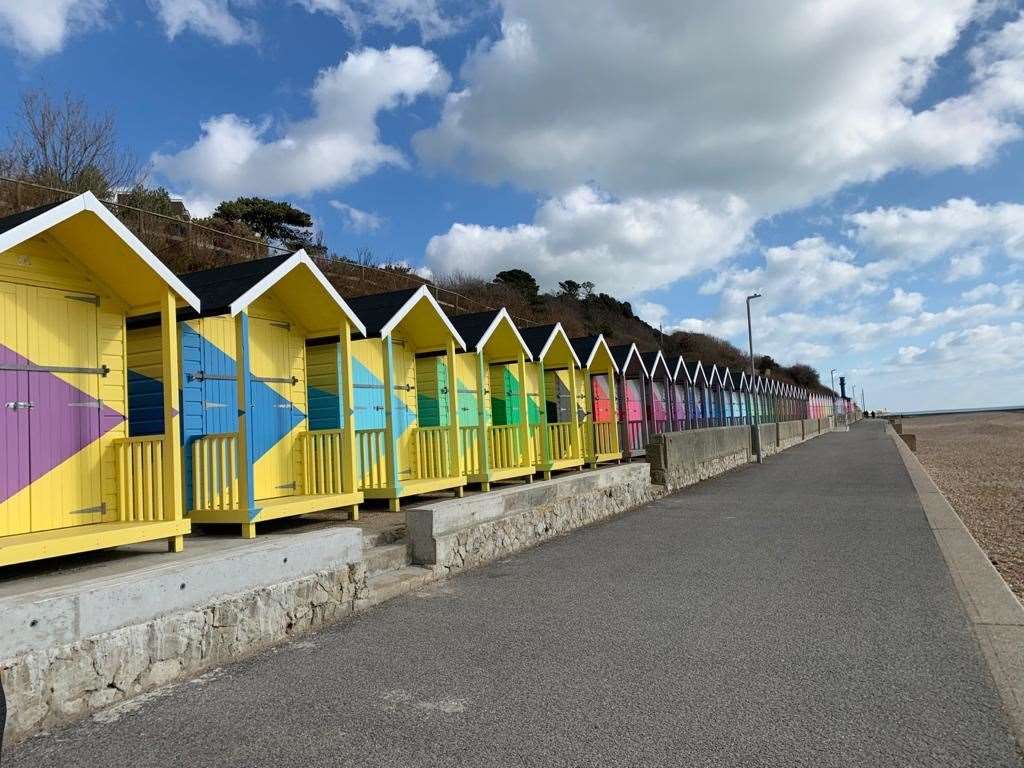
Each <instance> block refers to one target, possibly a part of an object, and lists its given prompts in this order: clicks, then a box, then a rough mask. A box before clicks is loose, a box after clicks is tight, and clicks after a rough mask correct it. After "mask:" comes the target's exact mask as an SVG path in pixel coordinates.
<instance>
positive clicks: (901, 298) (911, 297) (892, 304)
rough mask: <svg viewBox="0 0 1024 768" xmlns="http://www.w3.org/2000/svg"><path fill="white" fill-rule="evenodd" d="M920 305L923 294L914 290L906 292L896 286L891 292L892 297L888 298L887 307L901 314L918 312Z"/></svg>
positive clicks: (922, 302)
mask: <svg viewBox="0 0 1024 768" xmlns="http://www.w3.org/2000/svg"><path fill="white" fill-rule="evenodd" d="M922 307H924V294H921V293H917V292H916V291H909V292H908V291H904V290H903V289H902V288H897V289H896V290H894V291H893V292H892V298H891V299H889V308H890V309H892V310H893V311H894V312H899V313H900V314H903V315H907V314H912V313H914V312H920V311H921V308H922Z"/></svg>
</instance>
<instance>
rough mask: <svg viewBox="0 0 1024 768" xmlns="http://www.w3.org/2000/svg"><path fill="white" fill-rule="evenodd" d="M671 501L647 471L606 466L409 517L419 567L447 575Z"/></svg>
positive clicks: (425, 509)
mask: <svg viewBox="0 0 1024 768" xmlns="http://www.w3.org/2000/svg"><path fill="white" fill-rule="evenodd" d="M664 494H665V490H664V489H663V488H661V487H659V486H656V485H652V484H651V473H650V469H649V467H648V465H647V464H644V463H632V464H622V465H618V466H609V467H602V468H600V469H597V470H593V471H589V472H574V473H572V474H566V475H561V476H556V477H555V478H554V479H552V480H551V481H549V482H545V483H535V484H533V485H529V486H513V487H508V488H502V489H498V490H493V491H491V493H488V494H483V495H480V496H474V497H470V498H466V499H453V500H450V501H441V502H438V503H437V504H435V505H432V506H430V507H419V508H411V509H409V510H407V511H406V513H405V519H406V527H407V528H408V532H409V541H410V544H411V545H412V557H413V562H415V563H417V564H419V565H423V566H427V567H432V568H433V569H434V571H435V572H436V573H438V574H441V575H446V574H450V573H455V572H458V571H461V570H465V569H466V568H473V567H475V566H478V565H482V564H484V563H488V562H491V561H492V560H497V559H500V558H503V557H507V556H508V555H510V554H512V553H514V552H518V551H520V550H522V549H526V548H527V547H532V546H534V545H535V544H539V543H540V542H542V541H545V540H547V539H550V538H553V537H555V536H558V535H560V534H563V533H566V532H568V531H571V530H573V529H575V528H581V527H583V526H585V525H589V524H590V523H594V522H597V521H599V520H604V519H606V518H609V517H613V516H614V515H618V514H621V513H622V512H625V511H626V510H627V509H632V508H633V507H637V506H640V505H641V504H644V503H646V502H648V501H651V500H653V499H655V498H657V497H659V496H662V495H664Z"/></svg>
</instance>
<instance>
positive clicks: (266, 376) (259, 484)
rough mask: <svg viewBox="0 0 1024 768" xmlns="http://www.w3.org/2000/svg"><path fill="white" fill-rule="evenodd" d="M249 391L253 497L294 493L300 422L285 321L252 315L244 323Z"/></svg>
mask: <svg viewBox="0 0 1024 768" xmlns="http://www.w3.org/2000/svg"><path fill="white" fill-rule="evenodd" d="M249 355H250V366H251V368H252V385H251V387H252V390H251V396H250V397H251V404H250V413H251V418H250V422H249V429H251V430H253V443H254V448H255V454H256V455H255V462H254V463H255V466H254V467H253V485H254V493H255V496H256V498H257V499H272V498H277V497H279V496H290V495H292V494H294V493H295V492H296V483H295V457H294V454H293V450H292V449H293V447H294V446H293V444H294V442H295V441H294V440H293V439H292V438H291V437H290V435H291V432H292V429H293V428H294V427H295V426H296V424H298V423H299V422H300V421H301V420H302V414H301V412H300V411H299V410H298V409H297V408H296V407H295V404H294V402H293V392H292V390H293V388H294V387H295V386H297V385H298V382H296V381H295V380H294V379H293V378H292V376H293V373H292V354H291V328H290V327H289V326H288V324H287V323H281V322H273V321H270V320H258V319H253V320H252V321H251V322H250V324H249Z"/></svg>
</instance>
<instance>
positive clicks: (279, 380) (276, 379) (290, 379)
mask: <svg viewBox="0 0 1024 768" xmlns="http://www.w3.org/2000/svg"><path fill="white" fill-rule="evenodd" d="M252 380H253V381H261V382H263V383H264V384H291V385H292V386H293V387H294V386H295V385H296V384H298V383H299V380H298V379H297V378H295V377H294V376H253V377H252Z"/></svg>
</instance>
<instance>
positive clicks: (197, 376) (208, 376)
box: [188, 371, 237, 381]
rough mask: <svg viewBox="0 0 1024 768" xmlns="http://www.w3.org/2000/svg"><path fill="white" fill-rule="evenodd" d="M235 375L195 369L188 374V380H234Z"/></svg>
mask: <svg viewBox="0 0 1024 768" xmlns="http://www.w3.org/2000/svg"><path fill="white" fill-rule="evenodd" d="M236 378H237V377H236V376H235V375H234V374H233V373H207V372H206V371H197V372H196V373H190V374H188V380H189V381H234V380H235V379H236Z"/></svg>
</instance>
